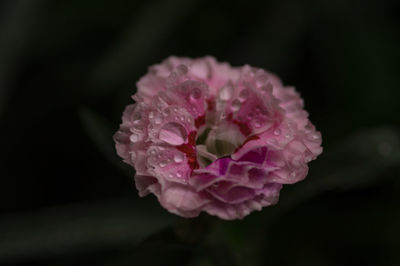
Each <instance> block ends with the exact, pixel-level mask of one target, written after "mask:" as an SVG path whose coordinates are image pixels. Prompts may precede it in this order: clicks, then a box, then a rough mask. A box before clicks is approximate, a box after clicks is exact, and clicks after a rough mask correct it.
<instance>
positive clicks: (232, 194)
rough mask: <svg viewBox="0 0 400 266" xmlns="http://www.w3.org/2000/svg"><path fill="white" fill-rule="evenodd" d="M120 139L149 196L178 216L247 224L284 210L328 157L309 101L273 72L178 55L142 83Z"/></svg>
mask: <svg viewBox="0 0 400 266" xmlns="http://www.w3.org/2000/svg"><path fill="white" fill-rule="evenodd" d="M137 88H138V91H137V93H136V94H135V95H134V96H133V99H134V100H135V101H136V103H135V104H132V105H129V106H127V107H126V109H125V111H124V114H123V116H122V124H121V126H120V129H119V131H118V132H117V133H116V134H115V135H114V139H115V142H116V149H117V152H118V155H119V156H121V157H122V158H123V159H124V162H126V163H128V164H130V165H132V166H133V167H134V168H135V169H136V176H135V182H136V187H137V189H138V190H139V195H140V196H145V195H147V194H149V193H153V194H154V195H155V196H156V197H157V198H158V200H159V202H160V203H161V205H162V206H163V207H164V208H166V209H167V210H168V211H170V212H172V213H175V214H178V215H180V216H183V217H194V216H197V215H199V213H200V212H201V211H205V212H207V213H209V214H211V215H216V216H218V217H220V218H222V219H227V220H231V219H237V218H239V219H241V218H243V217H244V216H246V215H248V214H249V213H250V212H252V211H253V210H261V209H262V207H266V206H269V205H273V204H275V203H277V202H278V199H279V191H280V190H281V188H282V185H283V184H292V183H296V182H298V181H300V180H302V179H304V178H305V177H306V175H307V172H308V166H307V163H308V162H310V161H311V160H313V159H315V158H316V156H317V155H319V154H320V153H321V152H322V147H321V134H320V133H319V132H318V131H316V130H315V127H314V126H313V125H312V124H311V122H310V121H309V120H308V113H307V112H306V111H305V110H304V109H303V100H302V99H301V98H300V95H299V94H298V93H297V92H296V91H295V89H294V88H293V87H284V86H283V85H282V83H281V81H280V80H279V79H278V78H277V77H276V76H275V75H273V74H271V73H269V72H266V71H265V70H263V69H259V68H253V67H250V66H248V65H245V66H243V67H231V66H230V65H229V64H227V63H219V62H217V61H216V60H215V59H214V58H213V57H204V58H198V59H190V58H179V57H174V56H172V57H169V58H168V59H166V60H165V61H163V62H162V63H161V64H158V65H154V66H152V67H150V69H149V73H147V74H146V75H145V76H144V77H142V78H141V79H140V80H139V82H138V83H137Z"/></svg>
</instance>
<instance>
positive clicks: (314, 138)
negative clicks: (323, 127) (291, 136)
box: [308, 132, 321, 140]
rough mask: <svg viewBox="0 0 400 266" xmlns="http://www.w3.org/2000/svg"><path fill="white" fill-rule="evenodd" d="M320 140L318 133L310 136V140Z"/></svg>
mask: <svg viewBox="0 0 400 266" xmlns="http://www.w3.org/2000/svg"><path fill="white" fill-rule="evenodd" d="M320 138H321V136H320V135H319V134H318V133H316V132H315V133H312V134H309V135H308V139H309V140H319V139H320Z"/></svg>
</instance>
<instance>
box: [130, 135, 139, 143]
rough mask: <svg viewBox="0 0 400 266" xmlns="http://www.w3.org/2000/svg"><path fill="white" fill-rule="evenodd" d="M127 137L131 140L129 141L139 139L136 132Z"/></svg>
mask: <svg viewBox="0 0 400 266" xmlns="http://www.w3.org/2000/svg"><path fill="white" fill-rule="evenodd" d="M129 139H130V140H131V142H133V143H135V142H137V141H138V140H139V136H138V135H137V134H132V135H131V136H130V137H129Z"/></svg>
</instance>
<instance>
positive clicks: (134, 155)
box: [130, 151, 136, 162]
mask: <svg viewBox="0 0 400 266" xmlns="http://www.w3.org/2000/svg"><path fill="white" fill-rule="evenodd" d="M130 154H131V161H132V162H134V161H135V160H136V153H135V152H134V151H131V152H130Z"/></svg>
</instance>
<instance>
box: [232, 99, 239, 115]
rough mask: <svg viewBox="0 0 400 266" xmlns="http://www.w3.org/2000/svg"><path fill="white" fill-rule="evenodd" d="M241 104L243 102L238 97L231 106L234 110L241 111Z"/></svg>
mask: <svg viewBox="0 0 400 266" xmlns="http://www.w3.org/2000/svg"><path fill="white" fill-rule="evenodd" d="M240 105H241V104H240V101H239V100H238V99H235V100H233V102H232V106H231V108H232V111H234V112H236V111H239V109H240Z"/></svg>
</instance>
